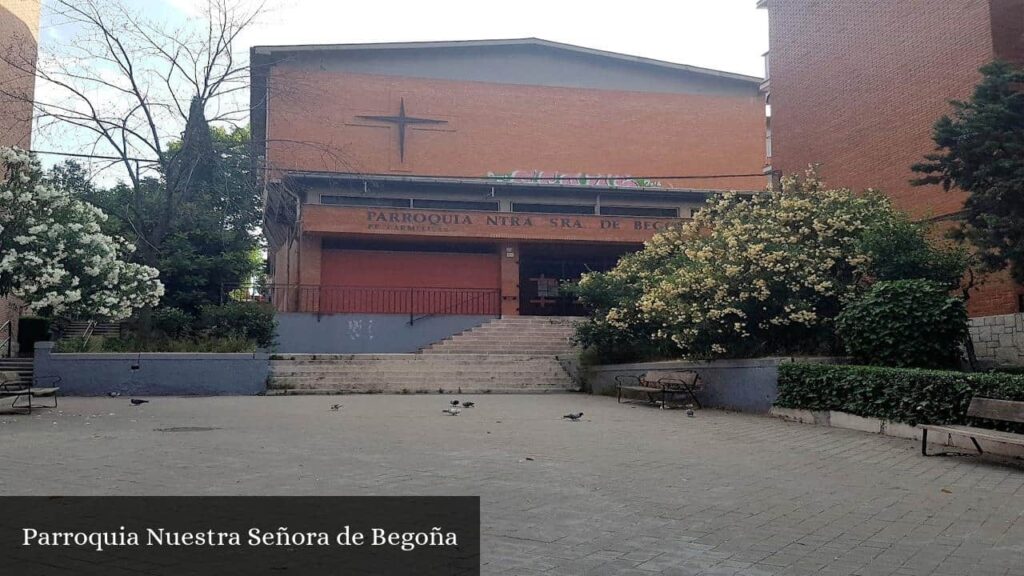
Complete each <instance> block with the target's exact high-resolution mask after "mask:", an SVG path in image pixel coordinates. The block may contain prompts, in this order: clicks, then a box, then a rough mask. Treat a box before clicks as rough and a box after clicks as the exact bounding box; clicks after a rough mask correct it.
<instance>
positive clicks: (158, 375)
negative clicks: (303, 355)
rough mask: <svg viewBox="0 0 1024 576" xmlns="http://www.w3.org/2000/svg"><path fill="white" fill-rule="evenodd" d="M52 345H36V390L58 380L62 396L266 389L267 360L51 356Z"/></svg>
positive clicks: (244, 392) (149, 355)
mask: <svg viewBox="0 0 1024 576" xmlns="http://www.w3.org/2000/svg"><path fill="white" fill-rule="evenodd" d="M53 345H54V343H53V342H38V343H36V350H35V359H34V362H33V365H34V370H35V375H36V376H37V377H39V378H40V379H42V382H41V385H43V386H50V379H48V378H47V377H48V376H59V377H60V383H59V384H57V386H60V393H61V395H64V396H103V395H106V394H109V393H111V392H118V393H120V394H122V395H124V396H221V395H236V396H237V395H252V394H260V393H262V392H264V391H266V389H267V377H268V375H269V373H270V356H269V354H264V353H255V354H251V353H250V354H205V353H204V354H200V353H153V352H143V353H134V354H108V353H103V354H57V353H53Z"/></svg>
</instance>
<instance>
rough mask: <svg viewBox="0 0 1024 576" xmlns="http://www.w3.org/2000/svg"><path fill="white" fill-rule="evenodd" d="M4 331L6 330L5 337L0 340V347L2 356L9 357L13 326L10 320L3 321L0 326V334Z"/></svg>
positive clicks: (12, 341)
mask: <svg viewBox="0 0 1024 576" xmlns="http://www.w3.org/2000/svg"><path fill="white" fill-rule="evenodd" d="M4 332H7V337H6V338H4V339H3V340H2V341H0V349H2V350H3V352H4V355H3V357H4V358H10V357H11V350H12V348H11V346H12V345H13V343H14V326H13V325H12V324H11V321H10V320H8V321H7V322H4V323H3V326H0V334H3V333H4Z"/></svg>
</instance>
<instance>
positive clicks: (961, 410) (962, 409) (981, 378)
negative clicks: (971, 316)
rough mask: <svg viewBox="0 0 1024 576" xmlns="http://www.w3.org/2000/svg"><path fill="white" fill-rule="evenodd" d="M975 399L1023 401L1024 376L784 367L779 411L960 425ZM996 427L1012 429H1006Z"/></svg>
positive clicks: (861, 368)
mask: <svg viewBox="0 0 1024 576" xmlns="http://www.w3.org/2000/svg"><path fill="white" fill-rule="evenodd" d="M972 396H984V397H986V398H1000V399H1003V400H1017V401H1024V376H1017V375H1013V374H999V373H992V372H988V373H983V372H951V371H943V370H921V369H916V368H882V367H876V366H843V365H830V364H804V363H793V364H783V365H781V366H779V397H778V399H776V400H775V405H776V406H779V407H782V408H798V409H802V410H837V411H841V412H847V413H849V414H856V415H857V416H865V417H869V418H882V419H885V420H895V421H897V422H906V423H907V424H962V423H964V421H965V419H966V414H967V406H968V404H970V401H971V397H972ZM998 427H1000V428H1003V429H1009V428H1010V427H1008V426H1007V425H1006V424H1005V423H1003V424H1002V425H999V426H998ZM1013 428H1014V429H1017V428H1018V427H1016V426H1015V427H1013Z"/></svg>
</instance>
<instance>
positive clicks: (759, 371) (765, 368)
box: [585, 357, 842, 414]
mask: <svg viewBox="0 0 1024 576" xmlns="http://www.w3.org/2000/svg"><path fill="white" fill-rule="evenodd" d="M841 360H842V359H840V358H800V359H798V361H800V362H818V363H828V364H837V363H839V362H840V361H841ZM792 361H794V359H793V358H789V357H786V358H752V359H742V360H715V361H713V362H687V361H670V362H641V363H636V364H613V365H603V366H592V367H590V368H589V369H588V370H587V373H586V378H585V383H586V388H587V389H588V390H589V391H590V392H591V393H592V394H612V395H614V394H615V390H616V388H615V377H616V376H618V375H620V374H630V375H636V376H639V375H640V374H644V373H648V374H650V375H651V376H653V377H655V378H656V377H657V376H656V375H657V373H659V372H663V373H666V375H667V373H669V372H678V371H681V370H693V371H695V372H697V373H698V374H700V377H701V381H702V382H703V384H704V386H703V389H702V390H701V391H700V392H699V393H698V394H697V398H698V399H699V400H700V402H701V404H702V405H704V406H707V407H714V408H726V409H729V410H739V411H742V412H756V413H761V414H766V413H767V412H768V411H769V410H770V409H771V407H772V403H773V402H774V401H775V398H776V397H778V395H779V384H778V381H779V364H782V363H783V362H792Z"/></svg>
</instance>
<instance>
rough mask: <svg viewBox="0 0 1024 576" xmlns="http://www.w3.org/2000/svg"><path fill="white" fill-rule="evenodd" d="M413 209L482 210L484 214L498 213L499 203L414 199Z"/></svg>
mask: <svg viewBox="0 0 1024 576" xmlns="http://www.w3.org/2000/svg"><path fill="white" fill-rule="evenodd" d="M412 207H413V208H424V209H429V210H480V211H483V212H497V211H498V203H497V202H472V201H469V200H419V199H413V201H412Z"/></svg>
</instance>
